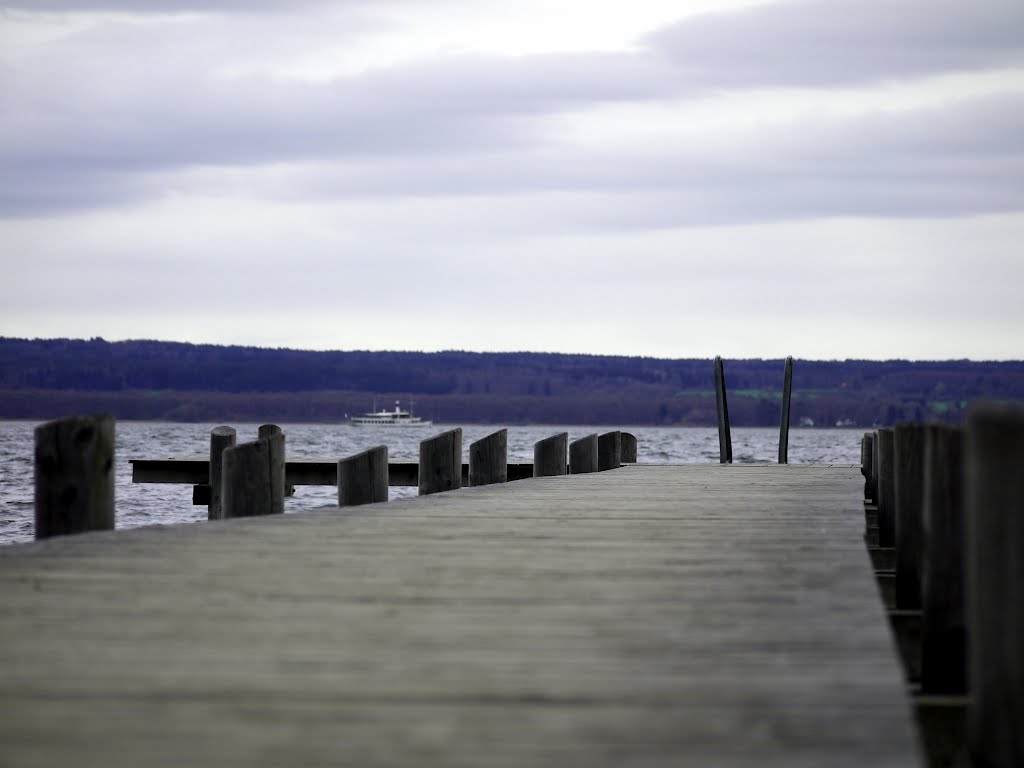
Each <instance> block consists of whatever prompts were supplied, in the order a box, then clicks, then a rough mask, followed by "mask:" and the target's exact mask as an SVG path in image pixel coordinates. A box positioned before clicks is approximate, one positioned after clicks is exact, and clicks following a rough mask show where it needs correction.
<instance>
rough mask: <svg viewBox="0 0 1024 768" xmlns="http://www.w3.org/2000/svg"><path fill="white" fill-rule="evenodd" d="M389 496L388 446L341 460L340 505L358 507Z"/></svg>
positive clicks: (386, 498)
mask: <svg viewBox="0 0 1024 768" xmlns="http://www.w3.org/2000/svg"><path fill="white" fill-rule="evenodd" d="M387 500H388V447H387V446H386V445H378V446H377V447H376V448H370V449H369V450H366V451H363V452H362V453H357V454H356V455H355V456H349V457H348V458H345V459H339V460H338V506H339V507H357V506H359V505H360V504H378V503H381V502H385V501H387Z"/></svg>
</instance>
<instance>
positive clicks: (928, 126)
mask: <svg viewBox="0 0 1024 768" xmlns="http://www.w3.org/2000/svg"><path fill="white" fill-rule="evenodd" d="M56 4H57V5H59V3H56ZM266 4H267V5H272V4H273V3H270V2H269V0H268V3H266ZM68 5H71V3H68ZM110 5H117V4H116V3H113V2H111V3H110ZM186 5H187V3H181V4H176V3H173V2H170V0H168V2H166V3H156V4H153V6H160V7H163V8H165V9H166V8H172V7H184V6H186ZM231 5H232V4H231V3H221V4H220V5H219V6H218V7H221V8H228V7H230V6H231ZM1020 15H1021V10H1020V9H1019V6H1018V5H1015V4H1011V3H1009V2H1006V3H1003V2H998V0H987V1H986V2H983V3H978V4H972V5H970V6H967V5H963V4H960V3H957V2H952V0H941V1H940V2H939V3H938V4H936V3H928V4H925V3H921V2H918V1H917V0H913V2H911V1H909V0H905V1H904V2H901V3H881V2H878V1H877V0H873V1H871V2H858V3H852V2H849V1H848V0H841V1H839V0H837V1H836V2H827V3H808V2H793V3H780V4H776V5H769V6H764V7H760V8H755V9H753V10H747V11H744V12H734V13H726V14H715V15H708V16H704V17H698V18H696V19H692V20H689V21H686V22H685V23H680V24H678V25H673V26H672V27H671V28H668V29H665V30H662V31H661V32H659V33H657V34H655V35H652V36H650V37H649V38H648V39H647V40H646V44H647V47H646V49H645V50H642V51H640V52H638V53H632V54H574V55H547V56H530V57H520V58H507V57H505V58H503V57H493V56H489V57H485V56H474V57H449V58H443V59H440V60H436V61H430V62H415V63H412V64H407V65H402V66H400V67H394V68H389V69H385V70H376V71H368V72H365V73H362V74H360V75H358V76H353V77H348V78H343V79H337V80H335V81H333V82H329V83H309V82H297V81H293V80H271V79H267V78H258V77H254V76H248V77H237V78H228V77H220V76H214V75H212V74H211V71H212V70H214V69H215V68H216V66H217V64H218V63H219V61H220V58H219V56H220V55H221V54H220V52H219V45H220V43H221V42H222V40H223V39H224V38H223V36H224V35H228V34H230V29H231V26H230V25H212V26H210V27H207V26H204V24H203V23H201V24H198V25H196V24H188V25H181V26H178V25H174V26H172V27H170V28H166V29H164V28H159V27H157V28H152V27H147V28H145V29H142V30H140V29H139V28H137V27H136V26H134V25H125V24H119V23H107V24H102V25H99V26H98V27H96V28H93V29H90V30H88V31H86V32H83V33H81V34H79V35H76V36H73V37H71V38H69V39H68V40H66V41H63V42H62V43H61V44H60V45H61V47H59V48H56V49H54V50H53V51H50V52H47V53H44V54H40V55H37V56H35V57H34V58H32V59H30V60H27V61H23V62H19V63H18V64H17V69H9V70H8V71H6V72H2V73H0V114H3V116H4V119H3V120H2V121H0V170H2V173H3V176H4V182H3V183H2V184H0V215H7V216H25V215H32V214H35V213H42V212H46V211H47V210H63V209H69V208H75V207H80V206H81V207H91V206H103V205H109V204H112V203H116V202H117V201H119V200H125V201H126V200H132V199H138V198H152V197H158V196H160V195H162V194H164V193H166V191H167V190H168V188H169V187H170V186H173V185H174V184H176V183H178V181H179V179H178V177H180V176H182V175H183V174H184V175H187V174H188V173H189V172H190V171H192V170H194V169H203V168H211V167H219V168H231V167H234V168H239V169H244V168H249V167H252V168H257V169H258V168H260V167H263V166H267V165H281V164H288V163H300V164H302V165H303V167H302V169H300V170H299V171H298V172H296V173H295V174H294V175H293V177H292V178H291V179H290V182H291V183H290V184H288V185H287V187H286V188H285V189H284V190H282V189H280V188H269V187H264V188H260V185H259V183H258V182H257V184H256V186H255V187H254V188H253V191H254V194H259V195H266V196H269V197H281V196H287V195H292V196H294V197H295V199H301V198H302V197H303V196H309V197H311V198H313V199H332V198H334V199H337V198H341V197H367V196H375V195H378V196H384V195H403V194H404V195H409V194H415V195H423V196H439V195H501V194H526V193H529V192H531V191H550V190H567V191H580V192H582V191H586V190H602V191H608V192H616V191H619V192H642V193H645V194H648V195H651V196H656V197H657V200H655V201H653V202H652V201H651V200H646V201H645V205H644V206H642V207H641V208H642V209H643V210H638V211H637V212H635V213H634V212H632V209H631V208H630V206H625V207H624V209H623V210H622V213H620V214H613V215H611V216H604V217H603V218H602V221H604V222H605V223H606V224H608V225H618V226H627V225H630V226H632V225H639V224H640V223H642V222H647V223H649V224H652V225H657V223H658V222H661V221H665V222H675V223H676V224H678V223H680V222H681V221H695V222H706V221H708V220H714V221H730V220H731V221H742V220H749V219H750V218H751V217H757V218H763V217H769V218H771V217H776V216H778V217H798V216H801V215H817V214H830V215H831V214H844V213H846V214H852V213H855V214H873V215H893V216H899V215H935V214H939V213H941V214H954V213H974V212H979V211H1004V210H1019V209H1020V208H1021V207H1022V206H1024V202H1022V200H1021V194H1022V193H1021V189H1020V185H1019V184H1018V183H1016V182H1015V179H1019V178H1020V163H1021V159H1020V158H1021V151H1022V150H1021V139H1020V138H1019V137H1020V136H1022V135H1024V120H1022V114H1021V113H1022V109H1024V106H1022V104H1024V97H1022V96H1021V95H1019V94H1018V95H1003V96H999V97H986V98H978V99H971V100H963V101H959V102H954V103H950V104H946V105H943V106H941V107H932V108H929V109H908V110H905V111H901V112H892V113H887V112H879V113H871V114H866V115H861V116H858V117H855V118H846V119H836V118H833V119H821V120H816V121H814V122H813V123H812V122H808V121H803V122H796V123H794V124H788V125H781V126H771V127H766V128H764V129H763V130H759V131H758V132H757V133H756V134H755V133H748V134H747V135H745V136H742V137H740V138H739V139H738V140H737V141H736V142H735V143H733V144H730V145H728V146H702V145H701V144H700V143H699V142H698V143H697V144H695V145H694V146H691V147H688V148H685V149H679V148H678V147H674V146H666V147H665V148H663V149H659V148H658V147H656V146H645V147H637V148H635V149H631V148H626V149H620V150H616V151H610V150H607V151H604V152H602V151H597V150H594V149H592V148H587V147H583V146H573V145H571V144H570V145H566V144H564V143H559V142H557V141H555V140H553V139H551V138H549V137H548V136H547V135H546V134H545V132H544V130H543V125H542V123H543V120H544V118H545V117H546V116H548V115H552V114H558V113H560V112H563V111H565V110H572V109H580V108H585V107H588V106H592V105H598V104H614V103H619V102H655V101H656V100H658V99H660V98H678V97H679V96H680V95H686V94H690V93H695V92H701V93H707V92H708V91H710V90H712V89H718V88H721V89H743V88H751V87H759V86H766V85H774V86H780V85H803V86H811V85H813V86H822V87H824V86H829V85H837V84H839V85H849V84H851V83H863V82H869V81H873V80H877V79H882V78H886V79H888V78H896V77H904V76H919V75H927V74H931V73H935V72H948V71H951V70H954V69H957V68H974V67H983V66H998V65H1002V64H1004V63H1006V62H1007V61H1011V60H1015V59H1016V58H1017V57H1019V56H1020V53H1021V50H1022V49H1024V46H1022V44H1021V43H1020V41H1019V40H1016V39H1014V37H1015V36H1014V35H1013V33H1012V31H1011V30H1012V29H1019V28H1020V25H1017V26H1014V24H1015V23H1016V22H1017V21H1018V20H1019V17H1020ZM352 33H353V34H355V32H354V31H353V32H352ZM234 45H241V46H243V47H244V45H245V41H244V40H242V41H236V42H235V43H234ZM317 163H320V164H322V165H323V167H324V169H325V170H322V171H319V172H318V171H316V170H312V171H311V170H309V166H311V165H312V166H315V165H316V164H317ZM201 175H202V174H200V176H201ZM213 175H214V174H212V173H210V174H208V175H207V183H210V184H212V185H214V186H216V183H217V182H216V181H215V179H213V178H212V177H213ZM192 183H195V182H192ZM666 225H667V224H666Z"/></svg>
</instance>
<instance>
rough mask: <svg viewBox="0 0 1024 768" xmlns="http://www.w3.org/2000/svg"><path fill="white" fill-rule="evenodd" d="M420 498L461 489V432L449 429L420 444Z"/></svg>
mask: <svg viewBox="0 0 1024 768" xmlns="http://www.w3.org/2000/svg"><path fill="white" fill-rule="evenodd" d="M419 486H420V496H426V495H428V494H431V493H441V492H443V491H452V490H456V489H458V488H461V487H462V430H461V429H450V430H448V431H447V432H442V433H441V434H440V435H437V436H435V437H430V438H427V439H426V440H423V441H422V442H421V443H420V474H419Z"/></svg>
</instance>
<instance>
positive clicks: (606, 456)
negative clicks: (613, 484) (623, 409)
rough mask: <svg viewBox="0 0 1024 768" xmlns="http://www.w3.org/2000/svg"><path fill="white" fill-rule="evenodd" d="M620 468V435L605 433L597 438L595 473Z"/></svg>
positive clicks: (619, 433)
mask: <svg viewBox="0 0 1024 768" xmlns="http://www.w3.org/2000/svg"><path fill="white" fill-rule="evenodd" d="M621 466H622V433H621V432H618V431H616V432H605V433H604V434H603V435H600V436H599V437H598V438H597V471H598V472H604V471H605V470H608V469H618V468H619V467H621Z"/></svg>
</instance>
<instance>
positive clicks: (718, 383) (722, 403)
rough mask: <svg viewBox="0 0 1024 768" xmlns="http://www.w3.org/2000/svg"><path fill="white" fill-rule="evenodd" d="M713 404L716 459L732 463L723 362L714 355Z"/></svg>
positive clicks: (723, 462) (722, 462) (730, 432)
mask: <svg viewBox="0 0 1024 768" xmlns="http://www.w3.org/2000/svg"><path fill="white" fill-rule="evenodd" d="M715 406H716V408H717V411H718V460H719V462H720V463H721V464H732V431H731V430H730V428H729V400H728V398H727V397H726V392H725V364H724V363H723V362H722V358H721V357H715Z"/></svg>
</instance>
